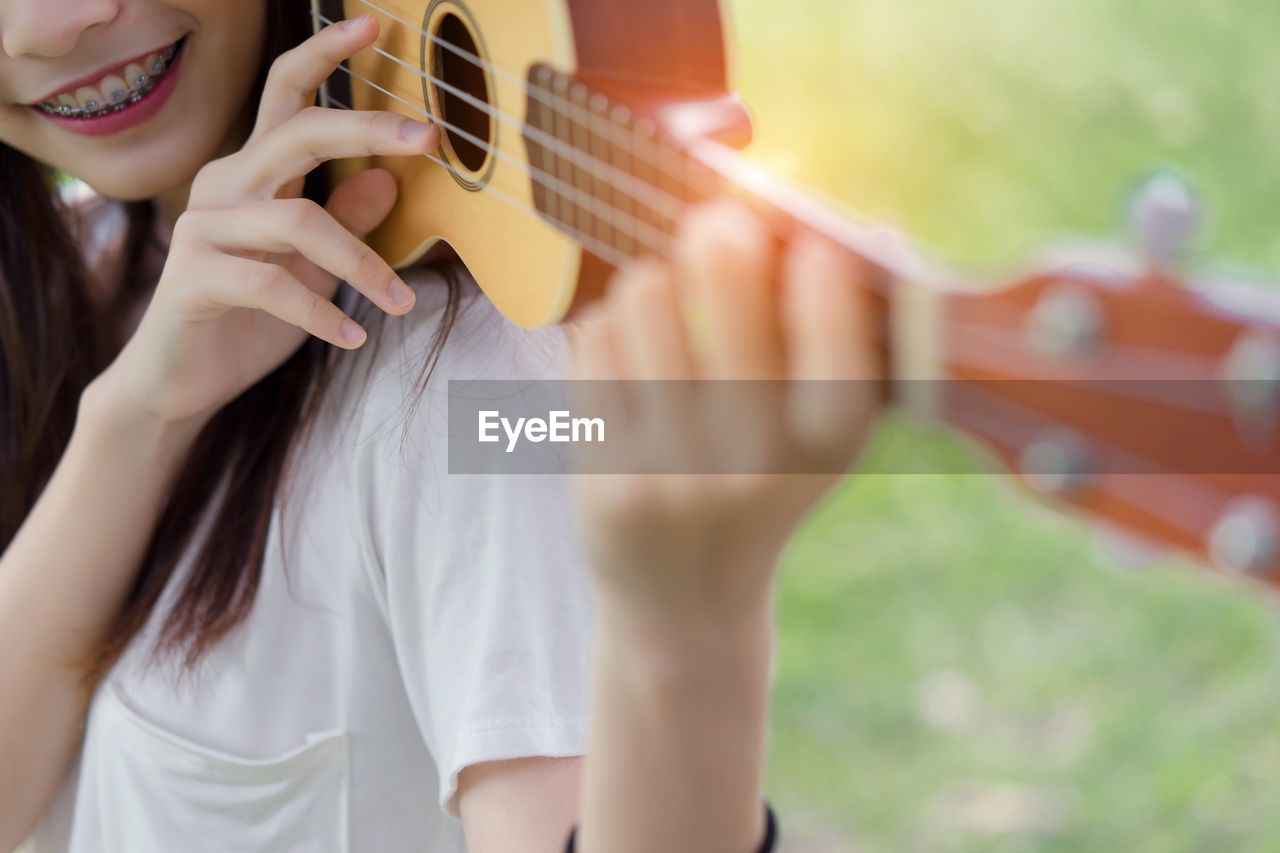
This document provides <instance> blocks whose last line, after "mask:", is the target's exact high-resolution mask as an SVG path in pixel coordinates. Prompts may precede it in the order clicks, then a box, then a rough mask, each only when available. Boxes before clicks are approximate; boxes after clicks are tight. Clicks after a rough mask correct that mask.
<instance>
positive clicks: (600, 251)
mask: <svg viewBox="0 0 1280 853" xmlns="http://www.w3.org/2000/svg"><path fill="white" fill-rule="evenodd" d="M358 79H362V78H358ZM371 85H372V84H371ZM325 101H326V103H327V104H332V105H335V106H337V107H338V108H340V109H346V110H350V109H352V108H351V107H349V106H347V105H346V104H344V103H342V102H341V101H339V100H338V99H337V98H335V97H333V96H332V95H328V96H326V99H325ZM422 156H423V157H426V158H427V159H429V160H431V161H433V162H435V163H437V164H439V165H441V166H445V167H446V168H447V164H446V163H445V162H444V161H443V160H441V159H439V158H438V157H436V156H434V155H433V154H431V153H429V152H424V153H423V155H422ZM487 189H489V190H490V191H491V192H493V193H494V194H495V195H496V196H497V197H498V198H499V199H501V200H502V201H504V202H506V203H507V204H509V205H511V206H512V207H514V208H515V209H517V210H519V211H521V212H523V213H526V214H528V215H530V216H532V217H534V218H537V219H539V220H541V217H540V216H539V215H538V213H537V211H536V210H535V209H534V208H532V207H531V206H529V205H528V204H525V203H524V202H522V201H520V200H519V199H517V198H515V197H513V196H511V195H509V194H507V193H505V192H503V191H501V190H499V189H497V188H496V187H493V186H492V185H490V186H488V187H487ZM570 230H574V231H576V229H572V228H570ZM574 236H575V238H576V239H578V240H579V241H580V242H582V243H583V245H584V247H585V248H587V249H588V250H589V251H592V252H594V253H595V254H597V255H598V256H600V257H601V258H602V259H604V260H606V261H608V262H609V263H612V264H613V265H614V266H620V265H622V264H624V263H626V262H627V261H628V260H630V258H628V257H627V256H625V255H622V254H621V253H620V252H618V251H617V250H616V249H614V248H613V247H612V246H609V245H606V244H603V243H601V242H600V241H598V240H596V239H595V238H594V237H593V236H592V235H589V234H586V233H583V232H577V233H576V234H575V235H574ZM875 338H876V339H877V340H878V341H879V342H881V343H884V339H883V336H882V335H878V334H877V335H875ZM953 381H963V380H953ZM972 387H977V388H979V389H980V386H972ZM980 392H981V389H980ZM987 393H988V394H990V395H991V396H994V397H997V399H998V400H999V401H1000V403H1001V404H1003V405H1005V406H1006V407H1018V408H1020V409H1022V410H1023V411H1025V412H1028V413H1030V414H1031V415H1032V416H1034V417H1040V418H1043V417H1044V415H1043V414H1042V413H1040V412H1038V411H1036V410H1035V409H1033V408H1031V407H1028V406H1025V405H1023V404H1020V403H1017V402H1016V401H1013V400H1009V399H1006V398H1002V397H998V395H995V394H994V393H992V392H987ZM949 411H950V412H951V416H952V417H954V418H956V419H957V420H960V419H964V420H968V421H970V422H974V421H979V420H983V421H986V422H987V423H986V425H985V426H984V429H985V430H987V431H989V432H991V433H993V434H995V433H997V432H998V430H999V428H1000V427H1004V428H1006V429H1007V426H1006V423H1005V421H999V424H998V425H997V424H995V423H992V422H991V421H992V419H991V416H990V415H989V414H988V415H983V414H978V413H975V412H965V411H963V410H959V409H957V408H956V407H952V408H951V409H949ZM1016 444H1017V442H1016V441H1013V442H1010V445H1011V446H1013V445H1016ZM1107 444H1108V445H1109V443H1107ZM1114 452H1115V451H1113V453H1114ZM1119 452H1120V453H1126V454H1127V451H1119ZM1134 458H1136V457H1134ZM1152 464H1154V463H1152ZM1162 473H1165V472H1162ZM1167 473H1175V472H1167ZM1120 476H1122V475H1120ZM1111 482H1112V483H1114V482H1116V481H1115V480H1112V481H1111ZM1193 486H1194V487H1195V488H1196V490H1197V492H1198V493H1199V494H1198V496H1199V497H1200V498H1201V503H1212V504H1213V505H1214V506H1220V505H1221V502H1222V501H1223V500H1224V499H1223V498H1221V496H1220V494H1219V493H1218V492H1217V490H1208V489H1205V488H1204V487H1202V486H1200V485H1199V484H1193ZM1211 495H1212V496H1211ZM1161 520H1163V521H1165V523H1167V524H1170V525H1171V526H1173V527H1177V528H1179V529H1183V530H1187V531H1188V532H1190V531H1192V530H1194V528H1193V527H1191V526H1188V525H1185V524H1182V523H1178V522H1175V521H1173V520H1172V519H1171V518H1169V517H1168V515H1167V514H1164V515H1163V517H1162V519H1161Z"/></svg>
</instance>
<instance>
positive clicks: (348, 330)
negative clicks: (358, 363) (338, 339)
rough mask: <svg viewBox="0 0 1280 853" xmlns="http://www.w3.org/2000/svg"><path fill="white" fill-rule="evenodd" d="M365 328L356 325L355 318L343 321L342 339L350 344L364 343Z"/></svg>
mask: <svg viewBox="0 0 1280 853" xmlns="http://www.w3.org/2000/svg"><path fill="white" fill-rule="evenodd" d="M364 337H365V333H364V329H362V328H360V327H359V326H358V325H356V323H355V321H353V320H343V321H342V339H343V340H344V341H346V342H347V343H349V344H362V343H364Z"/></svg>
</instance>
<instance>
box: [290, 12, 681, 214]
mask: <svg viewBox="0 0 1280 853" xmlns="http://www.w3.org/2000/svg"><path fill="white" fill-rule="evenodd" d="M362 2H363V0H362ZM370 5H372V4H370ZM374 8H378V7H376V6H375V7H374ZM379 11H382V10H381V9H379ZM311 14H312V16H313V17H315V18H316V19H317V20H320V21H322V22H324V23H326V24H331V23H333V21H332V20H330V19H329V18H327V17H325V16H324V15H322V14H320V13H319V12H312V13H311ZM384 14H387V15H388V16H389V17H391V18H392V20H395V21H397V22H399V23H401V24H404V25H405V26H406V27H409V28H410V29H412V30H414V32H417V33H420V34H422V35H427V34H426V33H423V32H422V30H419V29H417V28H416V27H413V26H412V25H410V24H408V23H407V22H405V21H403V20H402V19H400V18H398V17H396V16H395V15H392V14H391V13H389V12H384ZM431 38H432V39H433V40H434V41H437V42H438V43H440V44H443V45H446V46H448V47H450V48H453V47H454V46H453V45H450V44H449V43H448V42H445V41H444V40H443V39H440V38H439V37H438V36H431ZM370 49H371V50H373V51H374V52H375V53H377V54H379V55H380V56H384V57H386V58H387V59H389V60H391V61H392V62H394V63H396V64H397V65H400V66H402V67H403V68H405V69H407V70H408V71H409V72H410V73H412V74H414V75H416V76H418V77H419V78H421V79H423V80H427V81H429V82H431V83H434V84H435V85H436V86H437V87H438V88H440V89H443V90H444V91H446V92H448V93H450V94H452V95H454V96H456V97H458V98H459V99H461V100H463V101H465V102H466V103H467V104H469V105H471V106H472V107H474V108H475V109H477V110H480V111H481V112H483V113H485V114H486V115H489V116H493V117H494V118H496V119H498V120H499V121H501V122H503V123H504V124H507V125H509V126H511V127H512V128H513V129H514V130H516V131H517V132H518V133H522V134H527V135H528V136H529V138H530V139H532V140H534V141H536V142H537V143H539V144H540V145H543V146H546V147H547V148H549V149H552V150H554V151H556V152H557V153H559V154H560V155H562V156H563V157H564V158H565V159H568V160H571V161H573V162H574V165H577V166H579V167H580V168H582V169H583V170H584V171H587V172H590V173H591V174H592V175H594V176H595V177H597V178H599V179H600V180H602V181H604V182H605V183H607V184H609V185H610V186H611V187H613V188H614V189H617V190H621V191H622V192H623V193H624V194H625V195H627V196H630V197H631V198H632V199H634V200H636V201H640V200H641V196H644V201H643V203H644V204H645V205H646V206H647V207H649V208H650V209H651V210H653V211H654V212H655V213H658V214H659V215H661V216H664V217H666V218H667V219H671V220H674V219H676V218H677V217H678V216H679V214H680V212H681V211H682V210H683V209H684V208H685V206H686V203H685V202H684V200H683V199H681V198H680V197H679V196H676V195H673V194H671V193H668V192H666V191H665V190H664V189H662V188H661V187H659V186H655V185H653V184H649V183H646V182H645V181H642V180H640V179H639V178H638V177H636V176H634V175H632V174H630V173H628V172H626V171H624V170H622V169H619V168H618V167H616V166H614V165H613V164H612V163H609V162H608V161H606V160H602V159H601V158H598V157H594V156H592V155H591V154H589V153H587V152H585V151H583V150H582V149H580V148H576V147H574V146H573V145H571V144H569V143H568V142H565V141H564V140H562V139H560V138H558V137H556V136H554V135H552V134H550V133H547V132H546V131H544V130H542V129H541V128H538V127H534V126H533V125H531V124H529V123H528V122H526V121H524V120H523V119H521V118H520V117H519V116H515V115H512V114H510V113H507V112H505V111H503V110H500V109H498V108H497V107H496V106H494V105H492V104H490V103H488V102H486V101H484V100H482V99H480V98H477V97H475V96H474V95H472V94H470V93H469V92H466V91H464V90H462V89H459V88H458V87H456V86H454V85H452V84H450V83H449V82H448V81H446V80H442V79H440V78H439V77H436V76H435V75H433V74H429V73H427V72H425V71H423V70H422V69H420V68H417V67H416V66H413V65H411V64H409V63H408V62H405V61H404V60H403V59H401V58H400V57H398V56H395V55H394V54H391V53H388V52H387V51H385V50H383V49H381V48H380V47H378V46H377V45H371V46H370ZM457 50H458V51H459V55H461V56H463V57H464V58H466V59H468V60H470V61H473V62H475V63H476V64H477V65H479V67H481V68H484V69H487V70H492V71H495V72H500V74H501V76H503V77H505V78H509V79H511V80H514V81H516V82H518V83H519V84H520V85H522V86H523V87H524V88H525V90H526V91H530V88H529V86H528V84H526V83H524V81H522V80H520V79H519V78H517V77H515V75H513V74H511V73H510V72H506V71H502V69H499V68H498V67H497V66H495V65H493V64H492V63H489V62H487V61H486V60H482V59H480V58H479V57H477V56H475V55H474V54H471V53H469V52H467V51H463V50H461V49H460V48H457ZM340 67H342V66H340ZM348 70H349V69H348ZM366 82H368V81H366ZM379 89H381V87H379ZM381 91H384V92H385V91H386V90H385V89H381ZM387 94H390V93H387ZM392 97H395V96H392ZM397 100H400V102H401V103H405V104H406V105H408V106H412V107H414V109H416V110H418V111H419V112H421V113H423V114H424V115H427V116H428V117H429V118H430V119H431V120H432V121H437V120H438V119H437V117H436V116H433V115H431V114H430V113H428V112H427V111H425V110H423V109H421V108H420V107H416V106H415V105H412V104H408V102H406V101H404V100H403V99H400V98H397ZM555 115H556V117H565V118H567V117H568V115H567V113H565V112H563V111H561V110H556V111H555ZM597 118H598V117H597ZM577 124H578V125H579V126H580V127H584V129H585V125H583V124H582V123H581V122H577ZM609 127H610V128H611V129H613V130H615V131H617V130H622V131H623V132H625V131H626V128H625V127H620V126H619V125H617V124H616V123H614V122H609ZM472 141H473V142H474V137H473V138H472ZM625 141H628V140H624V142H625ZM629 141H632V142H636V141H639V136H638V135H636V136H635V137H633V139H632V140H629ZM477 144H481V143H477ZM620 147H625V146H620ZM628 153H629V154H631V155H632V156H637V157H638V151H637V149H636V148H635V146H633V147H632V150H631V151H628ZM646 162H649V163H650V164H651V165H654V166H655V167H656V168H658V169H660V170H661V171H663V172H665V174H666V175H667V176H668V177H670V178H672V179H673V180H675V181H676V182H677V183H678V184H679V185H680V186H679V187H678V188H682V189H684V190H685V191H687V192H689V193H690V194H692V193H694V192H698V191H699V189H698V188H696V187H694V186H693V185H692V184H690V183H689V182H688V181H686V180H684V179H683V178H682V177H681V176H678V175H676V174H675V173H674V172H672V171H671V170H670V169H667V168H664V167H662V166H661V165H660V164H657V163H653V162H652V161H646Z"/></svg>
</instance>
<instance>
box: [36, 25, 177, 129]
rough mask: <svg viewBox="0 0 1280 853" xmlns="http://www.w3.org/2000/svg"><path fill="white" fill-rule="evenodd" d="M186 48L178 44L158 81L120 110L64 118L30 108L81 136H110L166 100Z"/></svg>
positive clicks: (137, 122)
mask: <svg viewBox="0 0 1280 853" xmlns="http://www.w3.org/2000/svg"><path fill="white" fill-rule="evenodd" d="M186 47H187V46H186V45H185V44H184V45H182V47H181V48H180V49H179V50H178V52H177V53H176V54H175V55H174V57H173V60H172V61H171V62H170V64H169V70H168V71H167V72H166V73H165V75H164V76H163V77H161V78H160V82H159V83H156V85H155V88H153V89H152V90H151V91H149V92H147V94H145V95H143V96H142V97H141V98H140V99H139V100H138V102H137V103H135V104H130V105H129V106H127V107H125V108H124V109H122V110H116V111H115V112H113V113H107V114H106V115H104V116H98V117H97V118H68V117H67V116H57V115H52V114H50V113H47V112H45V111H44V110H42V109H40V108H39V107H32V109H33V110H35V111H36V112H38V113H40V115H42V116H44V117H45V118H47V119H48V120H49V121H51V122H53V123H54V124H56V125H58V127H61V128H63V129H64V130H69V131H71V132H72V133H79V134H80V135H82V136H110V135H111V134H113V133H119V132H121V131H122V130H128V129H129V128H131V127H137V126H138V125H140V124H142V123H143V122H145V121H146V120H147V119H149V118H151V117H152V116H153V115H155V114H156V113H157V112H159V111H160V108H161V107H163V106H164V102H165V101H167V100H169V95H171V94H172V93H173V90H174V87H176V86H177V85H178V74H179V73H180V72H181V71H182V55H183V54H184V53H186V52H187V51H186Z"/></svg>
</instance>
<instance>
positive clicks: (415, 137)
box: [400, 119, 432, 142]
mask: <svg viewBox="0 0 1280 853" xmlns="http://www.w3.org/2000/svg"><path fill="white" fill-rule="evenodd" d="M431 131H432V126H431V125H429V124H427V123H426V122H424V121H414V120H413V119H409V120H408V121H406V122H405V123H404V124H403V125H401V126H400V138H401V139H403V140H404V141H405V142H422V141H423V140H424V139H426V138H427V135H428V134H429V133H431Z"/></svg>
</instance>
